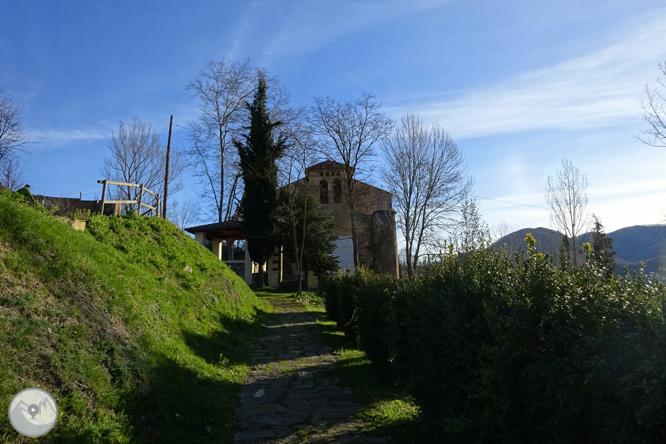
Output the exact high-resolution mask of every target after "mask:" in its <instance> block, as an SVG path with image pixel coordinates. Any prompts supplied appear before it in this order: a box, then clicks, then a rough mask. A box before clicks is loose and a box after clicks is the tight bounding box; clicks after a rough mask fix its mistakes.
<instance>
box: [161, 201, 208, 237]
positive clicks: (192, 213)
mask: <svg viewBox="0 0 666 444" xmlns="http://www.w3.org/2000/svg"><path fill="white" fill-rule="evenodd" d="M200 217H201V207H200V206H199V204H198V203H197V202H196V201H194V200H190V199H188V200H184V201H174V202H173V204H171V206H170V207H169V217H168V219H169V220H170V221H171V222H173V223H174V224H176V225H177V226H178V228H180V229H181V230H184V229H185V228H187V227H191V226H192V225H194V224H195V223H197V222H199V221H200Z"/></svg>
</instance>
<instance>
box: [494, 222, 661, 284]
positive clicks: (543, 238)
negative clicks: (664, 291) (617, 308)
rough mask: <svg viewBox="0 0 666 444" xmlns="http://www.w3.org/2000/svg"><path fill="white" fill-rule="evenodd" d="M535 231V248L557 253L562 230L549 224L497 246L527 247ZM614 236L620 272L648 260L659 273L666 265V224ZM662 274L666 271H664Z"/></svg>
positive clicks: (648, 267)
mask: <svg viewBox="0 0 666 444" xmlns="http://www.w3.org/2000/svg"><path fill="white" fill-rule="evenodd" d="M527 233H530V234H532V236H534V239H536V245H535V248H536V250H537V251H538V252H540V253H548V254H551V255H553V254H556V252H557V251H558V249H559V247H560V243H561V242H562V237H563V236H564V235H563V234H562V233H560V232H558V231H555V230H551V229H549V228H542V227H539V228H523V229H521V230H518V231H515V232H513V233H510V234H507V235H506V236H503V237H501V238H500V239H498V240H497V241H496V242H495V243H494V244H493V246H494V247H495V248H496V249H499V248H501V247H503V246H506V248H507V249H508V251H509V253H515V252H517V251H520V250H521V249H522V250H523V251H526V250H527V246H526V244H525V236H527ZM607 235H608V237H610V238H611V239H613V250H614V251H615V252H616V254H615V263H616V264H617V269H616V273H618V274H621V273H622V272H623V268H624V267H627V268H628V269H629V270H630V271H633V270H638V268H639V267H640V263H641V261H642V262H645V271H646V272H647V273H650V272H654V273H659V269H660V267H664V268H666V225H635V226H633V227H625V228H620V229H619V230H616V231H613V232H611V233H607ZM591 238H592V233H591V232H590V233H585V234H582V235H580V236H579V237H578V245H582V244H583V243H584V242H590V239H591ZM659 274H662V275H666V272H664V271H662V272H661V273H659Z"/></svg>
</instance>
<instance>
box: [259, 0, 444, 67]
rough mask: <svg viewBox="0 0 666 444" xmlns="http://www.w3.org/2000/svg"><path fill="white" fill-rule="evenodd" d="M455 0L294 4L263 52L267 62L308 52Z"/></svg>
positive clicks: (392, 0) (309, 2)
mask: <svg viewBox="0 0 666 444" xmlns="http://www.w3.org/2000/svg"><path fill="white" fill-rule="evenodd" d="M455 1H457V0H411V1H410V0H390V1H383V2H373V1H365V2H328V3H327V2H311V1H304V2H301V3H299V4H298V6H294V7H293V9H292V15H291V17H290V18H289V19H288V20H285V25H284V26H283V28H282V31H281V32H280V33H279V35H277V36H276V37H275V38H273V39H272V41H271V44H270V45H269V46H268V47H267V48H266V50H265V51H264V57H263V58H264V60H263V61H262V64H267V61H269V60H271V59H273V58H276V57H279V56H282V55H285V54H289V55H293V54H307V53H310V52H313V51H315V50H318V49H320V48H322V47H324V46H326V45H327V44H329V43H330V42H331V41H333V40H335V39H336V38H339V37H341V36H344V35H348V34H351V33H355V32H358V31H361V30H363V29H365V28H367V27H369V26H374V25H376V24H380V23H384V22H387V21H389V20H392V19H394V18H397V17H404V16H406V15H410V14H416V13H420V12H423V11H426V10H429V9H433V8H437V7H439V6H442V5H444V4H447V3H453V2H455Z"/></svg>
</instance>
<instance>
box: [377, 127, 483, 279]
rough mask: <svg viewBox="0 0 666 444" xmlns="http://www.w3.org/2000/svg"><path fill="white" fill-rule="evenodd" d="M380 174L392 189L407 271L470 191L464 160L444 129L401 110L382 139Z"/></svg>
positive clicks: (435, 241)
mask: <svg viewBox="0 0 666 444" xmlns="http://www.w3.org/2000/svg"><path fill="white" fill-rule="evenodd" d="M382 150H383V152H384V160H385V167H383V168H382V171H381V173H382V179H383V182H384V183H385V184H386V187H387V190H388V191H390V192H391V193H393V198H394V202H395V210H396V211H397V213H398V217H397V225H398V227H399V228H400V230H401V232H402V235H403V239H404V241H405V256H406V260H407V272H408V273H412V271H413V270H414V269H415V268H416V266H417V264H418V261H419V259H420V258H421V256H422V254H423V251H422V250H423V249H428V247H431V246H435V245H437V238H438V236H439V235H440V234H441V230H442V229H445V228H448V227H450V226H451V224H452V223H453V222H454V221H455V220H456V216H457V215H458V213H459V212H460V210H461V204H462V203H463V202H465V200H466V199H467V197H468V195H469V193H470V192H471V190H472V186H473V183H474V182H473V180H472V179H471V178H470V177H469V175H468V173H467V169H466V167H465V159H464V156H463V154H462V152H461V151H460V149H459V148H458V146H457V145H456V144H455V142H454V141H453V140H452V139H451V137H450V136H449V134H448V133H447V132H446V131H445V130H444V129H442V128H440V127H438V126H437V125H431V126H430V127H428V126H427V125H426V124H425V123H424V122H423V121H422V120H421V119H420V118H419V117H418V116H417V115H414V114H406V115H405V116H403V117H402V119H401V123H400V125H399V126H398V127H397V128H396V129H395V130H394V132H393V134H392V135H391V137H389V138H388V139H386V140H385V141H384V144H383V146H382Z"/></svg>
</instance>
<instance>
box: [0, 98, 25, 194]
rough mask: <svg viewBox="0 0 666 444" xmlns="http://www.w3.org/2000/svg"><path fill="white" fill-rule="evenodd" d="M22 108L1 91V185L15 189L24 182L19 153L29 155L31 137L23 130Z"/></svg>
mask: <svg viewBox="0 0 666 444" xmlns="http://www.w3.org/2000/svg"><path fill="white" fill-rule="evenodd" d="M21 111H22V109H21V106H20V105H19V104H18V103H16V102H14V101H12V100H11V99H9V98H8V97H5V96H4V91H3V90H2V89H0V175H1V176H2V177H1V178H0V183H1V184H3V186H5V187H7V188H10V189H14V188H16V187H17V186H18V185H19V184H18V183H17V182H19V181H22V178H21V174H22V170H21V166H20V157H19V153H27V150H26V146H27V145H28V144H29V143H31V140H30V137H29V136H28V135H27V134H26V133H25V130H24V129H23V121H22V119H21Z"/></svg>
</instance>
